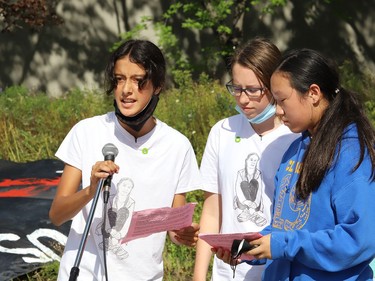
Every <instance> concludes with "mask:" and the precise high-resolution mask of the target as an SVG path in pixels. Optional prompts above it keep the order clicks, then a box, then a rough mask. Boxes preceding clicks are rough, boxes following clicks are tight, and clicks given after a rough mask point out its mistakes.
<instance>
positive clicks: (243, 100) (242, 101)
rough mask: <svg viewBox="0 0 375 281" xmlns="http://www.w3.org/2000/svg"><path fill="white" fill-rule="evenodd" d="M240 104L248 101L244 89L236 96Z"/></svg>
mask: <svg viewBox="0 0 375 281" xmlns="http://www.w3.org/2000/svg"><path fill="white" fill-rule="evenodd" d="M237 99H238V102H239V103H240V104H247V103H248V102H249V97H248V96H247V94H246V92H245V91H244V90H241V94H240V95H239V97H237Z"/></svg>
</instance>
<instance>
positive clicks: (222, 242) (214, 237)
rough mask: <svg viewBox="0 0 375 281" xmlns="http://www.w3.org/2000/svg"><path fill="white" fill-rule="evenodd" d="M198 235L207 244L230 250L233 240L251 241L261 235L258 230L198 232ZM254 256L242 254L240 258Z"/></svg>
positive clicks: (245, 258)
mask: <svg viewBox="0 0 375 281" xmlns="http://www.w3.org/2000/svg"><path fill="white" fill-rule="evenodd" d="M198 237H199V238H200V239H202V240H204V241H206V242H207V243H208V244H210V246H211V247H213V248H215V249H218V248H222V249H223V250H225V251H228V252H229V253H230V252H231V248H232V244H233V240H242V239H245V240H247V241H252V240H255V239H258V238H260V237H262V235H261V234H260V233H259V232H247V233H226V234H203V233H201V234H199V235H198ZM253 259H254V257H252V256H248V255H246V254H242V256H241V260H253Z"/></svg>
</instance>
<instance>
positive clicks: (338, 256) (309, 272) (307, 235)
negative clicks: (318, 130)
mask: <svg viewBox="0 0 375 281" xmlns="http://www.w3.org/2000/svg"><path fill="white" fill-rule="evenodd" d="M327 137H330V136H327ZM309 143H310V138H309V136H308V134H307V133H304V134H303V135H302V136H301V138H299V139H297V140H296V141H295V142H293V143H292V144H291V146H290V148H289V149H288V150H287V151H286V153H285V155H284V157H283V159H282V162H281V164H280V167H279V170H278V172H277V174H276V178H275V186H276V190H275V197H274V205H273V219H272V223H271V225H270V226H269V227H267V228H266V229H264V231H263V232H262V234H267V233H269V232H271V233H272V234H271V255H272V260H268V261H267V264H266V269H265V271H264V274H263V280H266V281H274V280H319V281H324V280H329V281H333V280H340V281H342V280H372V278H373V272H372V270H371V268H370V266H369V264H370V263H371V261H372V259H373V258H374V257H375V203H374V202H375V182H374V181H372V182H371V180H370V177H371V169H372V163H371V161H370V157H369V155H368V154H367V151H366V153H365V157H364V159H363V162H362V163H361V165H360V166H359V168H358V169H357V170H356V171H354V172H353V168H354V166H355V165H356V164H357V162H358V160H359V155H360V147H359V141H358V134H357V129H356V126H355V125H350V126H349V127H348V128H347V130H346V131H345V132H344V134H343V139H342V143H341V148H339V149H340V153H339V154H338V153H336V155H335V157H336V158H335V161H334V163H333V165H332V167H330V169H329V170H328V171H327V173H326V175H325V177H324V179H323V181H322V183H321V185H320V186H319V188H318V189H317V190H316V191H314V192H313V193H312V194H310V196H309V197H308V198H307V199H306V200H303V201H302V200H297V199H296V196H295V192H296V189H295V186H296V182H297V178H298V176H299V168H300V167H301V162H302V159H303V155H304V153H305V151H306V149H307V147H308V145H309Z"/></svg>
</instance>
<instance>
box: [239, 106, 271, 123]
mask: <svg viewBox="0 0 375 281" xmlns="http://www.w3.org/2000/svg"><path fill="white" fill-rule="evenodd" d="M235 109H236V110H237V112H238V113H240V114H242V115H243V116H245V117H246V118H247V116H246V115H245V114H244V113H243V112H242V110H241V108H240V107H239V106H238V105H236V107H235ZM275 113H276V106H275V105H274V104H269V105H268V106H267V107H266V108H265V109H264V110H263V111H262V112H261V113H260V114H258V115H257V116H255V117H254V118H247V120H249V122H250V123H252V124H260V123H262V122H264V121H266V120H268V119H270V118H271V117H272V116H274V115H275Z"/></svg>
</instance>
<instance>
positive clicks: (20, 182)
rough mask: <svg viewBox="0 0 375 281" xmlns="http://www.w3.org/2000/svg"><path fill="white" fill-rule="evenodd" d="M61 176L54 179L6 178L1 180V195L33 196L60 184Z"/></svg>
mask: <svg viewBox="0 0 375 281" xmlns="http://www.w3.org/2000/svg"><path fill="white" fill-rule="evenodd" d="M59 180H60V177H57V178H53V179H36V178H24V179H16V180H12V179H4V180H2V181H0V197H33V196H36V195H37V194H39V193H41V192H44V191H48V190H49V189H51V188H52V187H55V186H57V185H58V183H59Z"/></svg>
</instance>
